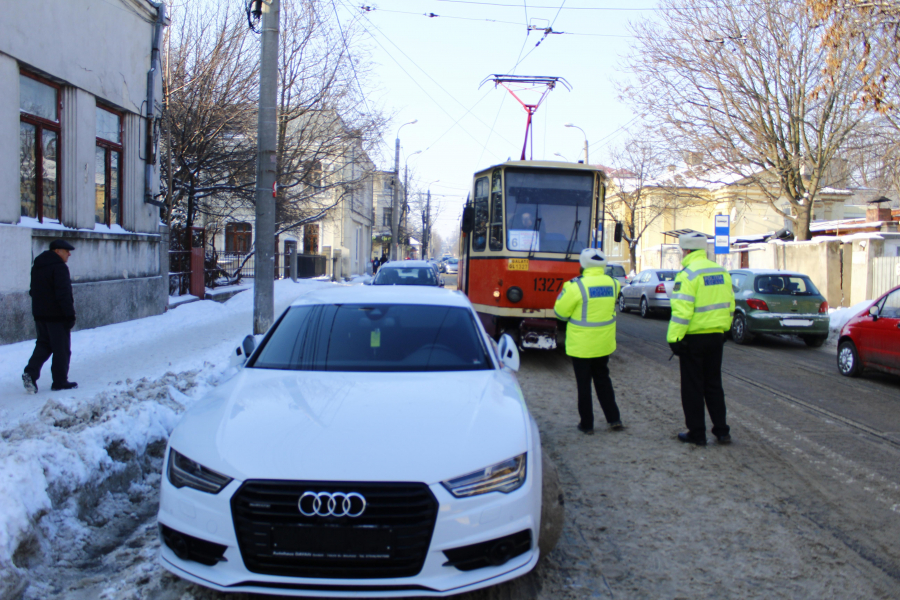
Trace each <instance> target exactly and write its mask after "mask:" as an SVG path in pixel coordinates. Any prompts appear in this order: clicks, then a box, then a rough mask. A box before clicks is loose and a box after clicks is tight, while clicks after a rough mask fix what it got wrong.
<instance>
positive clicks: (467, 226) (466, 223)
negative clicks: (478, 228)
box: [461, 205, 475, 233]
mask: <svg viewBox="0 0 900 600" xmlns="http://www.w3.org/2000/svg"><path fill="white" fill-rule="evenodd" d="M461 227H462V230H463V233H472V230H473V229H475V209H474V208H472V207H471V206H468V205H467V206H466V207H465V208H463V214H462V225H461Z"/></svg>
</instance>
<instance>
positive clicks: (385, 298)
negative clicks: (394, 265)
mask: <svg viewBox="0 0 900 600" xmlns="http://www.w3.org/2000/svg"><path fill="white" fill-rule="evenodd" d="M370 303H371V304H424V305H430V306H458V307H460V308H470V307H471V306H472V305H471V304H470V303H469V299H468V298H466V297H465V296H464V295H463V294H462V293H460V292H457V291H454V290H445V289H443V288H439V287H436V286H420V285H342V286H334V287H329V288H323V289H320V290H315V291H313V292H310V293H309V294H306V295H304V296H302V297H300V298H298V299H297V300H296V301H294V303H293V304H292V305H291V306H305V305H309V304H370Z"/></svg>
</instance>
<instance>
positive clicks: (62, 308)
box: [29, 250, 75, 322]
mask: <svg viewBox="0 0 900 600" xmlns="http://www.w3.org/2000/svg"><path fill="white" fill-rule="evenodd" d="M29 293H30V294H31V314H33V315H34V318H35V320H36V321H73V322H74V321H75V300H74V299H73V298H72V280H71V279H70V278H69V267H67V266H66V263H65V262H64V261H63V259H61V258H60V257H59V255H58V254H57V253H56V252H53V251H52V250H47V251H46V252H43V253H41V254H40V255H38V257H37V258H35V259H34V265H32V267H31V291H30V292H29Z"/></svg>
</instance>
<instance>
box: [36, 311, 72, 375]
mask: <svg viewBox="0 0 900 600" xmlns="http://www.w3.org/2000/svg"><path fill="white" fill-rule="evenodd" d="M34 325H35V327H36V328H37V342H36V343H35V345H34V353H33V354H32V355H31V359H30V360H29V361H28V366H26V367H25V372H26V373H28V374H29V375H31V379H32V380H34V381H37V380H38V378H39V377H40V376H41V367H43V366H44V363H45V362H47V359H48V358H50V355H51V354H52V355H53V362H52V363H50V374H51V375H52V376H53V383H55V384H62V383H66V382H67V381H68V380H69V359H70V358H71V356H72V336H71V330H70V329H69V324H68V323H63V322H55V321H53V322H51V321H35V322H34Z"/></svg>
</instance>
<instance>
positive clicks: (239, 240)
mask: <svg viewBox="0 0 900 600" xmlns="http://www.w3.org/2000/svg"><path fill="white" fill-rule="evenodd" d="M252 241H253V226H252V225H250V223H226V224H225V252H235V253H238V254H246V253H247V252H250V244H251V243H252Z"/></svg>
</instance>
